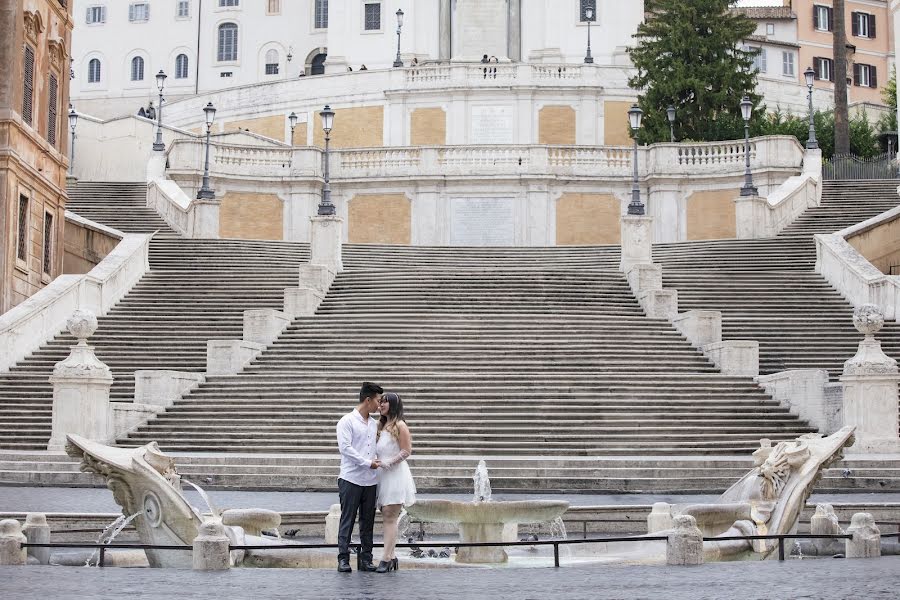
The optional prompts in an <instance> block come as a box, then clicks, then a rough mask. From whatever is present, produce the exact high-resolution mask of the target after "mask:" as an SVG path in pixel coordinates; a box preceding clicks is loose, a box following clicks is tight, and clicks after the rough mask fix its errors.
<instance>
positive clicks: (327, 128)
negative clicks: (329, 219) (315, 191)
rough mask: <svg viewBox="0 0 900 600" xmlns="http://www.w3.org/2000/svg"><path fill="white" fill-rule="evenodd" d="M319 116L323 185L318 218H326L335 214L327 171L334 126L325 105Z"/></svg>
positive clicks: (332, 117)
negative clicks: (323, 139) (323, 138)
mask: <svg viewBox="0 0 900 600" xmlns="http://www.w3.org/2000/svg"><path fill="white" fill-rule="evenodd" d="M319 116H320V117H322V131H324V132H325V169H324V171H325V173H324V175H325V185H324V186H323V187H322V202H321V203H320V204H319V216H328V215H334V214H335V210H334V204H332V203H331V183H330V181H329V169H328V163H329V154H328V153H329V151H330V142H331V128H332V126H333V125H334V111H333V110H331V107H330V106H328V105H327V104H326V105H325V108H324V109H322V112H320V113H319Z"/></svg>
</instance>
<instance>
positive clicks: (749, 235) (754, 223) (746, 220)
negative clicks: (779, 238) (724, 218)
mask: <svg viewBox="0 0 900 600" xmlns="http://www.w3.org/2000/svg"><path fill="white" fill-rule="evenodd" d="M771 212H772V210H771V208H769V203H768V201H767V200H766V199H765V198H762V197H760V196H738V197H737V198H735V200H734V218H735V229H736V232H737V238H738V239H742V240H746V239H757V238H764V237H770V236H772V235H774V232H773V231H772V226H771V224H770V219H771Z"/></svg>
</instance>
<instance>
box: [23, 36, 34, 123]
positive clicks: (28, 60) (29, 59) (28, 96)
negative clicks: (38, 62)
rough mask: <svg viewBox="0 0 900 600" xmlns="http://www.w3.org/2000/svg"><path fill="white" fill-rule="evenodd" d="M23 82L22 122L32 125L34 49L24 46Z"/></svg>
mask: <svg viewBox="0 0 900 600" xmlns="http://www.w3.org/2000/svg"><path fill="white" fill-rule="evenodd" d="M24 60H25V73H24V75H25V81H24V84H25V85H24V86H23V90H22V120H23V121H25V122H26V123H28V124H29V125H31V124H32V122H33V120H34V104H33V102H34V48H32V47H31V46H29V45H28V44H25V59H24Z"/></svg>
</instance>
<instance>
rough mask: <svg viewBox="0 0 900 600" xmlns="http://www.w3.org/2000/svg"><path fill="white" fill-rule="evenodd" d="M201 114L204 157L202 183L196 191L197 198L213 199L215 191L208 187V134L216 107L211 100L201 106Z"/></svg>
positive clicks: (214, 118) (214, 116)
mask: <svg viewBox="0 0 900 600" xmlns="http://www.w3.org/2000/svg"><path fill="white" fill-rule="evenodd" d="M203 114H204V116H205V117H206V158H205V160H204V162H203V183H202V184H201V185H200V189H199V190H198V191H197V199H198V200H213V199H214V198H215V197H216V193H215V191H213V189H212V188H211V187H209V134H210V131H212V124H213V122H214V121H215V120H216V107H215V106H213V103H212V102H208V103H207V104H206V106H204V107H203Z"/></svg>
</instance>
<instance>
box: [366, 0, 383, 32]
mask: <svg viewBox="0 0 900 600" xmlns="http://www.w3.org/2000/svg"><path fill="white" fill-rule="evenodd" d="M365 21H366V23H365V29H366V31H379V30H381V3H380V2H368V3H366V5H365Z"/></svg>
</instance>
